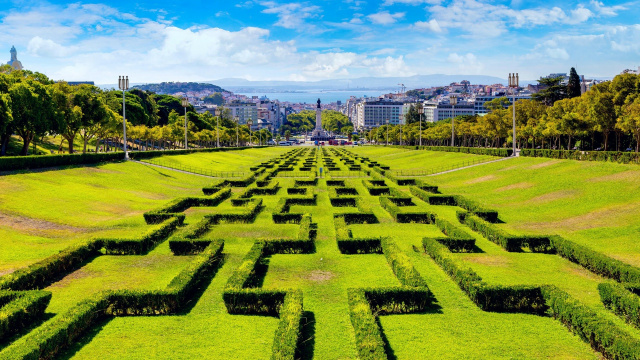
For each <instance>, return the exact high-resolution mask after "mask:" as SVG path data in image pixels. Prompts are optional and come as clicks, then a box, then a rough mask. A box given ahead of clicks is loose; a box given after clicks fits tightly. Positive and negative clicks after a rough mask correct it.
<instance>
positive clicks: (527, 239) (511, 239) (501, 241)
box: [464, 215, 555, 253]
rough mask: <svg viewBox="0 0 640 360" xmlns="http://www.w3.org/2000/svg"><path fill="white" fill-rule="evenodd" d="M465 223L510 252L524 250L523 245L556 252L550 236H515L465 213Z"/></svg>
mask: <svg viewBox="0 0 640 360" xmlns="http://www.w3.org/2000/svg"><path fill="white" fill-rule="evenodd" d="M464 223H465V224H466V225H467V226H469V227H470V228H471V229H472V230H474V231H477V232H479V233H481V234H482V235H483V236H484V237H486V238H487V239H489V240H491V241H493V242H494V243H496V244H498V245H500V246H501V247H503V248H504V249H505V250H507V251H510V252H518V251H522V248H523V247H527V248H529V250H531V251H532V252H542V253H554V252H555V249H554V246H553V245H552V244H551V240H550V239H549V237H548V236H534V235H524V236H513V235H509V234H507V233H506V232H504V231H503V230H501V229H499V228H498V227H497V226H496V225H494V224H491V223H489V222H487V221H485V220H483V219H481V218H480V217H478V216H476V215H465V216H464Z"/></svg>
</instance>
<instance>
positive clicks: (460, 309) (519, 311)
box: [0, 146, 640, 359]
mask: <svg viewBox="0 0 640 360" xmlns="http://www.w3.org/2000/svg"><path fill="white" fill-rule="evenodd" d="M213 150H220V149H211V150H209V151H207V150H202V151H196V150H193V151H192V152H191V153H186V151H183V152H181V151H180V150H178V151H175V152H171V151H168V152H166V154H165V155H162V156H159V157H155V158H153V159H145V158H142V157H140V158H139V159H136V157H135V156H134V160H133V161H121V160H118V161H103V162H98V163H95V164H86V163H85V164H76V165H65V166H58V167H45V168H42V169H15V170H11V171H5V172H3V175H2V176H0V213H1V214H2V215H0V225H2V226H1V227H0V244H1V248H2V251H1V252H0V289H1V290H0V359H38V358H55V359H96V358H100V359H142V358H145V359H167V358H171V359H193V358H209V359H228V358H238V359H267V358H271V359H358V358H359V359H460V358H468V359H489V358H491V359H513V358H518V359H545V358H563V359H598V358H602V357H604V358H610V359H630V358H638V357H639V356H640V332H639V331H638V326H640V316H639V315H638V314H639V313H640V312H639V311H640V299H639V298H638V294H639V293H640V287H638V285H637V284H638V283H640V261H639V260H638V259H639V258H640V257H639V256H638V255H639V254H640V247H639V246H638V243H637V236H638V228H639V227H640V220H639V219H640V217H638V214H639V213H640V208H639V207H638V204H640V192H638V191H637V189H638V188H639V186H640V169H639V168H638V165H637V164H634V163H629V164H624V163H619V162H618V161H584V160H593V159H583V161H580V160H575V159H554V158H549V157H541V156H540V154H536V153H535V152H531V153H530V154H525V153H523V154H521V156H518V157H515V156H508V155H511V154H510V153H508V152H507V151H506V150H496V151H489V150H490V149H487V150H484V151H479V150H478V149H475V151H474V149H470V148H461V147H460V148H447V147H433V148H428V147H422V148H420V147H416V146H411V147H409V146H404V147H401V146H359V147H358V146H355V147H353V146H348V147H338V146H320V147H318V146H294V147H251V148H225V149H223V150H221V151H213ZM56 156H66V157H69V156H83V155H52V157H56ZM89 156H98V155H89ZM321 168H322V169H323V171H320V169H321ZM179 169H182V170H179ZM185 169H186V170H185ZM188 169H207V170H209V171H211V173H210V174H209V176H203V175H202V174H198V173H197V171H188ZM5 170H6V169H5Z"/></svg>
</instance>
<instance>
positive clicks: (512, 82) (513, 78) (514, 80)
mask: <svg viewBox="0 0 640 360" xmlns="http://www.w3.org/2000/svg"><path fill="white" fill-rule="evenodd" d="M519 83H520V76H519V75H518V73H514V74H511V73H509V87H510V88H511V89H512V90H511V94H512V95H513V138H512V141H511V142H512V143H513V155H512V156H516V89H517V88H518V87H519Z"/></svg>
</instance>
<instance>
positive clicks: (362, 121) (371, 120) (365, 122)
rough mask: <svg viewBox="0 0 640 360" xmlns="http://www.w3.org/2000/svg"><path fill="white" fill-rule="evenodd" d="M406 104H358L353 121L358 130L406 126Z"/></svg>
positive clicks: (373, 102)
mask: <svg viewBox="0 0 640 360" xmlns="http://www.w3.org/2000/svg"><path fill="white" fill-rule="evenodd" d="M403 106H404V104H403V103H401V102H398V101H384V100H379V99H377V100H373V101H364V102H360V103H358V104H356V118H355V121H353V124H354V127H355V128H356V129H369V128H373V127H378V126H381V125H385V124H386V123H387V120H388V121H389V124H392V125H398V124H404V116H403Z"/></svg>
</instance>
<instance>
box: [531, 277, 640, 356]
mask: <svg viewBox="0 0 640 360" xmlns="http://www.w3.org/2000/svg"><path fill="white" fill-rule="evenodd" d="M542 295H543V296H544V299H545V301H546V303H547V305H548V306H549V310H550V312H551V314H552V315H553V317H554V318H556V319H558V320H559V321H560V322H562V323H563V324H565V325H566V326H567V327H568V328H569V329H571V330H572V331H573V332H574V333H576V334H577V335H578V336H580V338H581V339H582V340H584V341H585V342H587V343H589V344H590V345H591V347H592V348H593V349H594V350H596V351H599V352H601V353H602V354H603V355H604V357H605V358H607V359H638V358H640V341H638V339H636V338H635V337H632V336H631V335H629V334H628V333H627V332H626V331H624V330H623V329H621V328H620V327H618V326H617V325H616V324H615V323H613V322H612V321H611V320H609V319H607V318H606V317H604V316H603V315H601V314H599V313H598V312H596V311H595V310H592V309H591V308H589V307H587V306H585V305H583V304H582V303H580V302H579V301H578V300H576V299H575V298H573V297H571V296H570V295H569V294H567V293H566V292H564V291H562V290H560V289H558V288H557V287H555V286H543V287H542Z"/></svg>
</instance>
